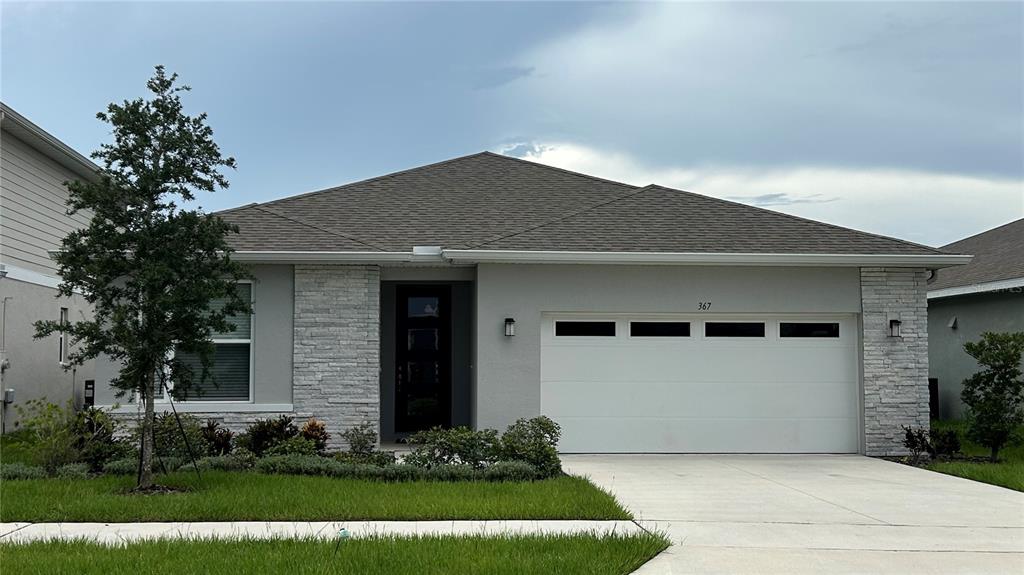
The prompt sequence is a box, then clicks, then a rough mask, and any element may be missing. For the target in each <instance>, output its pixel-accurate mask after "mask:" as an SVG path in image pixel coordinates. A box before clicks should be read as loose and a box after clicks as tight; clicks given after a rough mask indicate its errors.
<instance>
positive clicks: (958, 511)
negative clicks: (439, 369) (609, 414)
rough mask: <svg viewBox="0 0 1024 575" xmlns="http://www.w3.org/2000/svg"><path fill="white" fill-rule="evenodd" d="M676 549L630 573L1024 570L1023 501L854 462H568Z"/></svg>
mask: <svg viewBox="0 0 1024 575" xmlns="http://www.w3.org/2000/svg"><path fill="white" fill-rule="evenodd" d="M562 460H563V463H564V467H565V468H566V470H567V471H568V472H570V473H574V474H577V475H585V476H588V477H590V478H591V480H593V481H594V482H595V483H597V484H598V485H600V486H602V487H604V488H606V489H608V490H610V491H611V492H612V493H614V494H615V496H616V497H617V498H618V499H619V501H620V502H622V503H623V504H624V505H625V506H627V507H628V508H629V509H630V510H631V511H632V512H633V514H634V515H635V516H636V517H637V519H638V520H639V521H640V523H641V525H643V526H645V527H649V528H653V529H658V530H661V531H663V532H665V533H667V534H668V536H669V537H670V538H671V539H672V542H673V546H672V547H671V548H669V549H668V550H667V551H666V552H665V553H662V554H661V555H660V556H658V557H657V558H655V559H654V560H652V561H650V562H649V563H648V564H647V565H645V566H644V567H642V568H641V569H640V570H639V571H637V573H639V574H654V573H787V574H796V573H900V574H908V573H951V574H953V573H955V574H965V573H994V574H996V573H998V574H1005V573H1024V493H1019V492H1016V491H1011V490H1009V489H1003V488H1000V487H994V486H991V485H985V484H983V483H977V482H974V481H968V480H966V479H960V478H956V477H951V476H947V475H942V474H939V473H933V472H930V471H925V470H921V469H915V468H912V467H908V466H905V465H900V464H897V463H890V462H887V461H881V460H877V459H872V458H869V457H862V456H857V455H566V456H563V458H562Z"/></svg>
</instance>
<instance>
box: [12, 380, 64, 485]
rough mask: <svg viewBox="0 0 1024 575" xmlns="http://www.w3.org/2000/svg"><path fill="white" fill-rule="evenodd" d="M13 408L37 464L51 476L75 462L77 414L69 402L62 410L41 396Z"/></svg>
mask: <svg viewBox="0 0 1024 575" xmlns="http://www.w3.org/2000/svg"><path fill="white" fill-rule="evenodd" d="M15 409H16V410H17V412H18V416H19V418H20V419H21V426H22V429H23V430H24V432H25V435H26V441H25V443H26V445H28V446H29V449H30V451H31V453H32V458H33V459H34V460H35V462H36V463H38V464H39V465H40V466H41V467H43V468H44V469H46V471H47V472H49V473H53V472H55V471H56V470H57V468H58V467H60V466H62V465H65V464H68V463H74V462H75V461H78V458H79V455H80V454H79V452H78V448H77V447H76V443H77V441H76V438H75V433H74V429H73V428H74V423H75V417H76V415H75V410H74V408H73V407H72V405H71V402H68V404H67V406H65V407H63V408H62V407H60V406H59V405H56V404H54V403H50V402H48V401H46V398H45V397H43V398H39V399H30V400H28V401H26V402H25V403H24V405H19V406H16V407H15Z"/></svg>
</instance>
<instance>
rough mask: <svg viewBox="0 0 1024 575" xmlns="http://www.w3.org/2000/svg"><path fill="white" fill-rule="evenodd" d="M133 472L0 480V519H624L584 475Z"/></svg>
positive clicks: (127, 520) (611, 502)
mask: <svg viewBox="0 0 1024 575" xmlns="http://www.w3.org/2000/svg"><path fill="white" fill-rule="evenodd" d="M134 481H135V479H134V478H133V477H109V476H105V477H98V478H95V479H87V480H66V479H31V480H18V481H4V482H2V484H0V501H2V502H3V503H2V505H0V521H4V522H12V521H29V522H53V521H76V522H133V521H286V520H291V521H329V520H372V519H377V520H431V519H631V516H630V515H629V513H627V512H626V511H625V510H623V509H622V507H620V506H619V504H618V503H616V501H615V499H614V498H613V497H612V496H611V495H609V494H608V493H606V492H605V491H602V490H601V489H598V488H597V487H595V486H594V485H593V484H591V483H590V482H589V481H587V480H585V479H582V478H578V477H567V476H563V477H557V478H554V479H546V480H543V481H534V482H524V483H511V482H508V483H488V482H461V483H448V482H435V481H423V482H407V483H386V482H378V481H363V480H355V479H335V478H330V477H310V476H298V475H264V474H260V473H252V472H227V471H207V472H204V473H203V475H202V479H201V480H200V479H198V478H197V477H196V475H195V474H194V473H190V472H177V473H172V474H169V475H164V476H159V478H158V482H159V483H160V484H161V485H168V486H174V487H180V488H184V489H187V490H188V491H186V492H183V493H173V494H161V495H129V494H127V493H126V490H127V489H129V488H130V487H131V486H132V485H134Z"/></svg>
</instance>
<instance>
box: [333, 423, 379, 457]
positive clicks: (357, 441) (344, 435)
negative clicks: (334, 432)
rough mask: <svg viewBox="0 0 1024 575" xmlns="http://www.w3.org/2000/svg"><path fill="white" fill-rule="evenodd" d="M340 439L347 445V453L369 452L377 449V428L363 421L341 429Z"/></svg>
mask: <svg viewBox="0 0 1024 575" xmlns="http://www.w3.org/2000/svg"><path fill="white" fill-rule="evenodd" d="M341 439H342V440H343V441H344V442H345V443H346V444H347V445H348V451H349V453H356V454H362V455H366V454H370V453H373V451H374V450H375V449H377V428H376V427H375V426H374V425H372V424H371V423H369V422H363V423H360V424H359V425H356V426H353V427H350V428H348V429H346V430H345V431H342V432H341Z"/></svg>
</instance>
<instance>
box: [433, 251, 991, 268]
mask: <svg viewBox="0 0 1024 575" xmlns="http://www.w3.org/2000/svg"><path fill="white" fill-rule="evenodd" d="M443 254H444V258H445V259H446V260H448V261H450V262H453V263H567V264H647V265H751V266H838V267H847V266H848V267H863V266H905V267H922V268H929V269H939V268H945V267H950V266H957V265H963V264H966V263H968V262H969V261H970V260H971V257H972V256H969V255H955V254H787V253H782V254H778V253H774V254H773V253H687V252H589V251H527V250H444V252H443Z"/></svg>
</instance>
